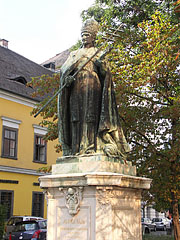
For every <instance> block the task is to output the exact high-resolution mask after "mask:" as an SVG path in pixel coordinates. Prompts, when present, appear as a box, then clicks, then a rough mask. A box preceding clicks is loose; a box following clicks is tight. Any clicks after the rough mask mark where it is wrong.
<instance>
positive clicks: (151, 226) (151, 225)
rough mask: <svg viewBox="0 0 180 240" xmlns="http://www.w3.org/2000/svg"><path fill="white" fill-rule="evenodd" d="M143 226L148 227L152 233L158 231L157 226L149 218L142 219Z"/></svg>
mask: <svg viewBox="0 0 180 240" xmlns="http://www.w3.org/2000/svg"><path fill="white" fill-rule="evenodd" d="M141 223H142V225H146V226H148V228H149V230H150V231H156V224H155V223H153V222H152V221H151V220H150V219H149V218H141Z"/></svg>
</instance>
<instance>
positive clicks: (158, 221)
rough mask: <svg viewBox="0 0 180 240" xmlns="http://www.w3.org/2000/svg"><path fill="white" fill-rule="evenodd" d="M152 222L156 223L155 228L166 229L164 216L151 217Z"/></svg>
mask: <svg viewBox="0 0 180 240" xmlns="http://www.w3.org/2000/svg"><path fill="white" fill-rule="evenodd" d="M152 223H155V224H156V229H157V230H164V231H165V230H166V225H167V222H166V220H165V218H153V219H152Z"/></svg>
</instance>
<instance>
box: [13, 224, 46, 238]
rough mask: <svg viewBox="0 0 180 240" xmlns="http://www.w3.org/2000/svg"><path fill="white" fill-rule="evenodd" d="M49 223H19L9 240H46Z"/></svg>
mask: <svg viewBox="0 0 180 240" xmlns="http://www.w3.org/2000/svg"><path fill="white" fill-rule="evenodd" d="M46 232H47V221H46V220H34V221H23V222H18V223H16V225H15V228H14V230H13V231H12V233H10V235H9V240H19V239H26V240H32V239H33V240H39V239H41V240H46Z"/></svg>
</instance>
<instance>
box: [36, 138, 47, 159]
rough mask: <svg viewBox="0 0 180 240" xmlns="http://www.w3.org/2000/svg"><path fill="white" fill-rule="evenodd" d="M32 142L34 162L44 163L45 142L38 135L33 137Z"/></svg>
mask: <svg viewBox="0 0 180 240" xmlns="http://www.w3.org/2000/svg"><path fill="white" fill-rule="evenodd" d="M34 141H35V144H34V162H39V163H46V141H45V140H44V139H43V136H40V135H35V140H34Z"/></svg>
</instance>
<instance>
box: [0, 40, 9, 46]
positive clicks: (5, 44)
mask: <svg viewBox="0 0 180 240" xmlns="http://www.w3.org/2000/svg"><path fill="white" fill-rule="evenodd" d="M0 46H2V47H4V48H8V41H7V40H6V39H1V38H0Z"/></svg>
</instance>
